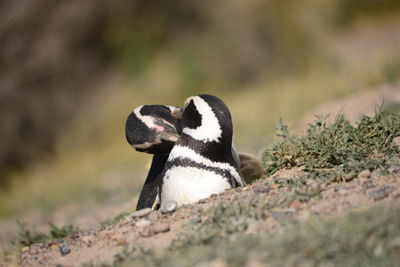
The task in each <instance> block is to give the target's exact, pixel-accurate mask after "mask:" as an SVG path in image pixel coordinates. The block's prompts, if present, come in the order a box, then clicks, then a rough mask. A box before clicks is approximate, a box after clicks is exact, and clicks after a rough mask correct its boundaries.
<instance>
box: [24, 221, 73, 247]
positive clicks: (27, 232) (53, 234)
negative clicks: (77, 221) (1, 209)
mask: <svg viewBox="0 0 400 267" xmlns="http://www.w3.org/2000/svg"><path fill="white" fill-rule="evenodd" d="M17 226H18V229H19V244H21V245H22V246H30V245H32V244H35V243H45V242H48V241H50V240H52V239H55V238H56V239H57V238H64V237H66V236H69V235H70V234H72V233H75V232H78V231H79V229H78V227H75V226H73V225H65V226H63V227H57V226H56V225H54V224H53V223H49V226H50V232H49V233H48V234H47V233H42V232H38V231H37V230H36V228H35V227H34V226H33V227H32V228H31V229H28V226H27V224H25V223H21V222H19V221H17Z"/></svg>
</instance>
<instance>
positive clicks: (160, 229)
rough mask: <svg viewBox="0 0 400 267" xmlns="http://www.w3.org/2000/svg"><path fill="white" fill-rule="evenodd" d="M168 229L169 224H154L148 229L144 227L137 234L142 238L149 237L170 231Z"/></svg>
mask: <svg viewBox="0 0 400 267" xmlns="http://www.w3.org/2000/svg"><path fill="white" fill-rule="evenodd" d="M170 227H171V226H170V224H169V223H158V224H154V225H151V226H149V227H146V228H145V229H143V230H142V231H140V232H139V234H140V235H141V236H143V237H151V236H153V235H155V234H158V233H164V232H168V231H169V230H170Z"/></svg>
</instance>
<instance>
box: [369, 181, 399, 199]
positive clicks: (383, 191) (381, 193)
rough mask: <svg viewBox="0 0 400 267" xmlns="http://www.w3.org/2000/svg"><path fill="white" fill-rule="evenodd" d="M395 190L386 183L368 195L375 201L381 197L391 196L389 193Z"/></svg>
mask: <svg viewBox="0 0 400 267" xmlns="http://www.w3.org/2000/svg"><path fill="white" fill-rule="evenodd" d="M392 191H393V188H392V187H390V186H388V185H384V186H381V187H380V188H378V189H376V190H373V191H371V192H370V193H369V194H368V196H369V197H370V198H372V199H373V200H374V201H378V200H381V199H384V198H386V197H387V196H389V194H390V193H391V192H392Z"/></svg>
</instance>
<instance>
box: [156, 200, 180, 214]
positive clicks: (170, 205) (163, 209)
mask: <svg viewBox="0 0 400 267" xmlns="http://www.w3.org/2000/svg"><path fill="white" fill-rule="evenodd" d="M177 207H178V203H176V202H175V201H173V200H172V201H169V202H168V203H167V204H165V206H164V207H161V209H160V211H161V213H170V212H174V211H175V210H176V208H177Z"/></svg>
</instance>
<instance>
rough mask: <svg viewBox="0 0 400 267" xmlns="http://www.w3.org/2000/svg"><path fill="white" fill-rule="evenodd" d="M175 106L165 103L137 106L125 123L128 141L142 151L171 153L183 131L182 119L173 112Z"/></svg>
mask: <svg viewBox="0 0 400 267" xmlns="http://www.w3.org/2000/svg"><path fill="white" fill-rule="evenodd" d="M175 108H176V107H171V106H164V105H143V106H139V107H137V108H135V109H134V110H133V112H132V113H131V114H130V115H129V116H128V119H127V120H126V124H125V135H126V140H127V141H128V143H129V144H130V145H131V146H133V148H135V149H136V150H137V151H140V152H147V153H150V154H161V153H169V152H170V151H171V149H172V147H173V145H174V144H175V142H176V141H177V140H178V138H179V134H180V132H181V126H180V120H179V119H177V118H175V117H174V116H172V114H171V112H172V111H173V110H174V109H175Z"/></svg>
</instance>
